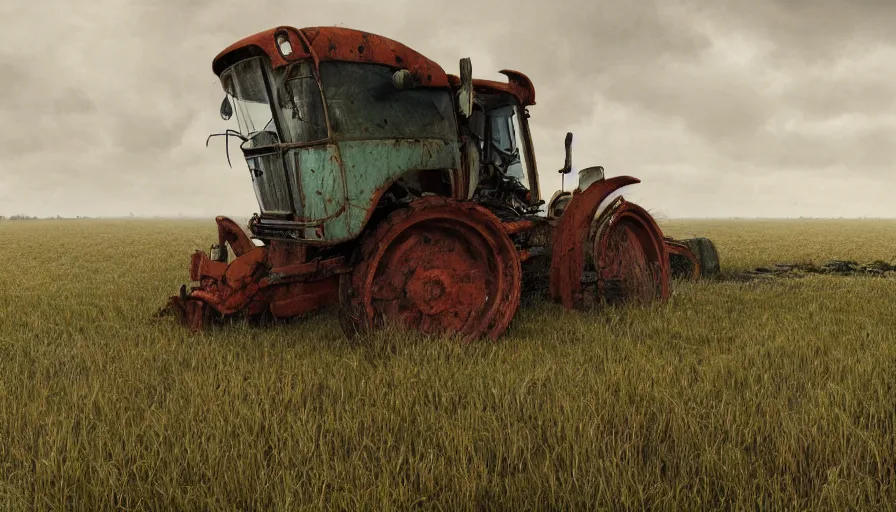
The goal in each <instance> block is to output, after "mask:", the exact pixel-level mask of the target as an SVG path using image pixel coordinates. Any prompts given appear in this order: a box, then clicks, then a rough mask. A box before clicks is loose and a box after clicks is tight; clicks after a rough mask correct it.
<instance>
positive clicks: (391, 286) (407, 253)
mask: <svg viewBox="0 0 896 512" xmlns="http://www.w3.org/2000/svg"><path fill="white" fill-rule="evenodd" d="M493 260H494V256H493V252H492V251H491V250H490V247H489V245H488V244H487V243H485V241H484V240H483V239H482V237H481V236H478V234H477V233H475V232H474V231H473V230H469V229H463V228H462V227H461V226H450V225H448V224H447V223H446V222H444V221H441V222H440V221H429V222H422V223H419V224H417V225H415V226H413V227H411V228H410V229H407V230H405V231H404V232H402V233H401V234H400V235H399V236H398V237H397V238H396V239H395V241H394V242H393V243H392V244H390V245H389V246H388V247H387V248H386V250H385V251H384V253H383V255H382V257H381V259H380V262H379V264H378V265H377V269H376V274H375V275H374V277H373V280H372V282H371V289H370V294H369V296H370V299H371V301H370V307H371V308H372V309H373V312H374V315H376V316H377V317H378V318H377V319H378V320H380V321H383V320H386V319H387V318H398V319H400V320H401V323H402V324H403V325H404V326H405V327H408V328H416V329H417V330H419V331H421V332H424V333H427V334H443V333H452V332H460V333H464V332H466V331H468V330H469V327H468V324H469V323H470V321H475V320H476V319H477V317H478V316H479V314H480V313H482V312H483V311H484V310H487V309H488V307H489V306H490V304H489V302H494V297H495V295H496V293H497V287H498V283H497V282H496V280H495V278H494V277H493V276H494V275H495V272H494V271H495V268H494V267H495V265H494V263H495V262H494V261H493ZM490 299H491V300H490Z"/></svg>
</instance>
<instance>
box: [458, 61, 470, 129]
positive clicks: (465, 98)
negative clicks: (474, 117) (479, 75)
mask: <svg viewBox="0 0 896 512" xmlns="http://www.w3.org/2000/svg"><path fill="white" fill-rule="evenodd" d="M457 104H458V107H459V108H460V113H461V114H463V116H464V117H470V114H472V113H473V63H472V61H470V58H469V57H465V58H463V59H460V91H458V93H457Z"/></svg>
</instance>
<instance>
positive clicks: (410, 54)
mask: <svg viewBox="0 0 896 512" xmlns="http://www.w3.org/2000/svg"><path fill="white" fill-rule="evenodd" d="M279 35H285V36H286V37H287V38H288V39H289V43H290V46H291V48H292V53H290V54H288V55H283V54H282V53H281V52H280V49H279V47H278V45H277V42H276V38H277V36H279ZM260 55H266V56H267V57H268V58H269V59H270V61H271V66H273V67H274V68H278V67H281V66H286V65H288V64H290V63H292V62H295V61H299V60H304V59H309V58H310V59H313V60H314V61H315V62H318V63H319V62H324V61H346V62H367V63H372V64H381V65H386V66H389V67H391V68H394V69H407V70H408V71H410V72H411V74H412V75H413V76H414V78H415V80H416V82H417V83H418V84H419V85H421V86H428V87H457V86H458V85H459V84H460V80H459V79H458V78H457V77H456V76H453V75H448V74H446V73H445V70H444V69H442V67H441V66H439V65H438V64H437V63H436V62H433V61H432V60H430V59H428V58H426V57H425V56H423V55H421V54H420V53H418V52H417V51H415V50H413V49H411V48H409V47H407V46H405V45H404V44H401V43H399V42H397V41H394V40H392V39H389V38H387V37H383V36H380V35H377V34H372V33H370V32H364V31H361V30H355V29H350V28H343V27H307V28H298V29H297V28H294V27H289V26H280V27H276V28H272V29H269V30H265V31H262V32H259V33H257V34H254V35H251V36H248V37H245V38H243V39H241V40H239V41H237V42H235V43H234V44H232V45H230V46H228V47H227V48H225V49H224V50H223V51H222V52H221V53H219V54H218V55H217V56H216V57H215V58H214V60H213V61H212V71H214V73H215V74H216V75H219V76H220V75H221V73H223V72H224V70H226V69H227V68H228V67H230V65H231V64H233V63H235V62H237V61H239V60H242V59H245V58H247V57H250V56H260ZM501 73H503V74H505V75H507V77H508V79H509V83H502V82H493V81H490V80H474V81H473V85H474V88H476V89H491V90H496V91H504V92H509V93H511V94H513V95H514V96H516V97H517V99H518V100H519V101H520V103H521V104H523V105H534V104H535V88H534V87H533V86H532V82H531V81H530V80H529V78H528V77H526V76H525V75H523V74H522V73H519V72H517V71H508V70H504V71H501Z"/></svg>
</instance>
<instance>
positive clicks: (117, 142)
mask: <svg viewBox="0 0 896 512" xmlns="http://www.w3.org/2000/svg"><path fill="white" fill-rule="evenodd" d="M66 11H67V12H66ZM0 18H2V19H6V20H16V21H15V22H14V23H7V25H8V26H7V27H4V30H3V31H0V48H3V49H4V50H3V51H4V52H5V53H3V54H2V55H0V76H2V77H3V78H4V79H5V80H4V83H3V88H4V89H3V94H2V96H0V112H2V114H3V116H4V117H5V118H6V119H8V120H9V121H8V122H6V123H4V124H3V125H0V161H2V162H4V164H3V167H2V170H0V214H5V213H8V211H10V210H11V211H27V212H29V213H30V212H33V213H34V214H41V213H43V214H48V215H49V214H55V213H64V214H71V215H77V214H89V215H97V214H122V213H125V214H126V213H128V212H130V211H133V210H134V209H136V210H137V211H135V213H137V214H141V213H143V214H147V215H156V214H164V213H166V212H170V213H172V214H173V213H179V212H180V213H184V212H186V213H191V214H197V215H208V216H212V215H215V214H219V213H228V214H234V215H248V214H250V213H251V212H252V211H255V209H256V206H255V204H254V199H253V197H252V192H251V187H250V184H249V181H248V178H247V173H246V172H245V170H244V167H243V166H241V164H240V161H239V157H238V151H234V152H232V156H233V157H234V162H235V167H234V169H229V168H227V165H226V163H225V157H224V155H223V153H224V148H223V146H224V145H223V142H221V141H220V140H214V139H213V141H212V142H211V144H210V147H209V148H206V147H205V145H204V143H205V138H206V136H207V135H208V134H209V133H212V132H217V131H221V130H222V129H223V128H225V127H228V126H230V125H228V124H226V123H223V122H222V121H221V120H220V119H219V118H218V117H217V107H218V103H219V101H220V98H221V89H220V86H219V85H218V84H217V82H216V79H215V77H214V75H213V74H212V72H211V60H212V58H213V57H214V55H216V54H217V53H218V52H219V51H220V50H221V49H223V48H224V47H226V46H227V45H229V44H230V43H232V42H234V41H235V40H237V39H239V38H241V37H244V36H246V35H249V34H251V33H254V32H257V31H260V30H264V29H266V28H270V27H273V26H276V25H280V24H292V25H297V26H310V25H337V24H338V25H342V26H347V27H352V28H359V29H363V30H367V31H371V32H375V33H379V34H382V35H385V36H389V37H392V38H394V39H396V40H399V41H401V42H403V43H405V44H408V45H409V46H411V47H413V48H415V49H418V50H420V51H421V52H422V53H424V54H425V55H427V56H430V57H431V58H433V59H434V60H436V61H437V62H440V63H441V64H442V65H443V66H444V67H445V68H446V70H448V71H449V72H456V67H457V61H458V59H459V58H461V57H465V56H470V57H472V58H473V68H474V72H475V73H476V74H477V75H479V76H483V77H485V78H498V79H502V78H501V77H500V76H499V75H497V74H496V71H497V69H500V68H512V69H518V70H520V71H523V72H525V73H526V74H528V75H529V76H530V77H531V78H532V79H533V81H534V82H535V85H536V88H537V100H538V104H537V105H536V106H535V107H534V108H533V109H532V114H533V117H532V120H531V122H532V123H533V124H534V128H533V130H534V134H535V138H536V140H535V143H536V148H537V150H538V155H539V157H538V159H539V165H540V168H541V170H542V174H543V176H544V177H543V186H544V188H545V191H544V192H545V194H546V195H549V194H550V193H551V192H553V188H555V187H559V185H560V182H559V176H558V175H557V174H556V172H555V170H556V168H559V166H560V164H561V163H562V158H563V155H562V151H563V145H562V141H563V134H564V133H565V131H566V130H568V129H569V130H573V131H574V132H575V133H576V146H575V158H574V162H575V163H576V165H577V166H585V165H591V164H602V165H605V166H607V169H608V172H610V173H611V174H631V175H635V176H639V177H641V178H642V179H643V180H644V182H643V183H642V184H641V185H638V187H640V188H638V192H637V194H638V197H639V200H643V202H644V203H645V204H648V205H649V206H650V207H651V208H652V209H658V210H659V211H663V212H665V213H666V214H667V215H669V216H675V215H677V214H681V215H695V214H699V213H701V212H702V213H704V214H705V215H729V214H730V215H734V214H736V215H745V213H744V212H750V211H758V209H759V208H765V209H769V208H772V209H774V208H777V210H775V211H777V212H780V214H781V215H784V214H788V215H799V214H801V213H800V212H804V214H805V215H813V214H821V212H826V213H827V214H829V215H835V214H839V215H844V214H846V215H848V213H844V212H849V211H854V212H855V215H862V214H867V212H877V214H880V212H886V211H888V209H889V211H891V215H896V208H894V207H892V206H890V205H891V204H892V203H885V202H883V201H884V199H883V196H881V195H880V194H878V193H877V191H878V190H880V189H885V188H887V187H890V188H892V187H893V186H894V185H896V183H894V177H893V175H894V173H893V171H894V164H893V162H896V154H894V152H896V149H894V148H896V145H894V144H893V143H892V141H893V140H896V121H894V119H893V117H894V114H893V113H892V112H893V107H894V99H896V83H894V82H893V80H892V79H891V77H892V76H894V75H896V46H894V45H896V31H894V30H892V27H894V26H896V3H893V2H891V1H879V2H876V1H872V0H859V1H851V2H846V1H835V0H818V1H813V2H807V1H788V0H778V1H776V0H755V1H750V2H747V1H734V0H728V1H718V2H698V1H697V0H663V1H660V0H655V1H645V2H630V1H627V0H618V1H611V0H605V1H584V0H583V1H572V0H569V1H565V2H554V3H553V4H546V3H544V2H536V1H535V0H526V1H519V2H494V3H489V2H482V1H472V0H455V1H450V2H449V1H446V2H442V3H440V4H432V3H423V2H413V1H410V0H391V1H388V2H379V3H376V4H369V3H366V2H329V3H319V4H316V5H315V9H314V10H313V11H311V10H308V9H306V8H304V7H302V8H298V7H297V5H296V4H295V3H294V2H292V1H286V0H284V1H278V0H267V1H259V2H253V3H252V4H251V5H250V4H246V3H245V2H233V1H224V0H220V1H201V2H198V1H193V2H176V1H174V0H162V1H157V2H142V3H137V2H129V3H122V2H114V1H112V0H96V1H91V2H87V1H86V0H79V1H76V2H72V3H71V4H70V5H68V6H67V7H66V8H60V7H58V5H57V4H56V3H54V2H49V1H48V0H33V1H31V2H27V3H12V2H8V3H4V4H3V5H0ZM38 29H43V31H44V32H46V33H50V34H53V35H54V36H55V37H54V38H51V40H50V41H51V42H52V41H56V42H57V44H55V45H52V44H51V45H50V46H49V47H48V48H47V49H44V48H43V47H41V49H37V48H36V47H35V45H34V41H35V38H34V33H35V32H36V31H38ZM42 33H43V32H42ZM844 175H848V176H850V178H851V180H850V181H849V182H848V184H847V185H843V186H841V187H839V188H838V187H837V186H835V184H836V183H837V180H838V179H840V180H842V179H843V176H844ZM769 180H772V181H775V180H777V183H778V186H777V187H776V189H774V190H770V188H769V187H768V186H767V183H768V182H769ZM804 181H805V182H813V183H815V182H817V186H813V187H812V188H811V193H812V194H813V196H812V198H811V199H806V200H805V201H799V200H794V198H795V197H799V196H800V194H807V193H808V192H807V190H809V189H807V188H806V187H805V186H804V185H802V183H803V182H804ZM760 183H761V184H765V185H762V186H760V185H759V184H760ZM754 185H755V186H756V187H758V188H757V189H756V190H757V191H755V192H751V193H745V192H744V191H745V190H753V187H754ZM844 192H849V193H854V194H858V193H865V194H867V197H869V198H870V199H869V201H868V202H866V203H864V204H860V205H840V206H838V208H840V210H837V211H836V212H835V211H834V210H831V209H830V208H828V207H825V206H824V205H829V204H837V202H836V201H835V200H834V197H835V195H836V194H839V193H844ZM824 194H830V195H831V196H830V198H828V200H823V199H820V197H821V196H822V195H824ZM48 197H51V198H52V202H51V204H47V203H48V201H47V199H46V198H48ZM773 198H777V200H773ZM874 201H877V202H874ZM776 204H777V205H778V206H775V205H776ZM770 205H771V206H770ZM800 208H802V209H803V210H800ZM38 210H41V211H38ZM838 212H839V213H838Z"/></svg>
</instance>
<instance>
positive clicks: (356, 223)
mask: <svg viewBox="0 0 896 512" xmlns="http://www.w3.org/2000/svg"><path fill="white" fill-rule="evenodd" d="M338 145H339V154H338V155H337V154H336V152H335V147H334V146H333V145H329V146H316V147H311V148H302V149H298V150H294V151H296V158H297V161H298V164H299V169H300V171H299V174H300V176H299V179H300V181H301V184H302V187H301V193H302V197H301V198H299V199H303V201H302V202H301V204H303V205H304V216H305V218H306V219H308V220H324V219H326V220H324V222H323V225H322V228H323V230H322V231H323V233H322V236H317V235H312V234H311V233H310V232H311V231H312V230H311V229H309V230H306V233H307V235H306V236H308V239H309V240H314V241H333V242H337V241H345V240H347V239H351V238H355V237H357V236H358V235H359V234H360V233H361V231H362V230H363V228H364V221H365V219H366V217H367V213H368V212H369V211H370V210H371V209H372V208H373V199H374V197H373V195H374V193H376V191H377V190H378V189H380V188H381V187H384V186H386V185H389V184H391V183H392V182H393V181H395V180H397V179H398V178H399V177H400V176H401V175H402V174H404V173H406V172H408V171H411V170H428V169H456V168H458V167H460V152H459V148H458V145H457V143H456V142H454V141H444V140H438V139H407V140H402V139H399V140H395V139H387V140H366V141H341V142H338ZM340 157H341V160H342V162H344V167H345V189H346V191H347V197H345V194H343V189H342V177H341V175H340V172H339V165H338V161H339V158H340ZM312 170H313V172H312ZM318 192H320V193H318ZM343 204H345V209H344V210H343V211H342V212H339V208H340V207H341V206H342V205H343ZM337 212H338V214H337Z"/></svg>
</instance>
